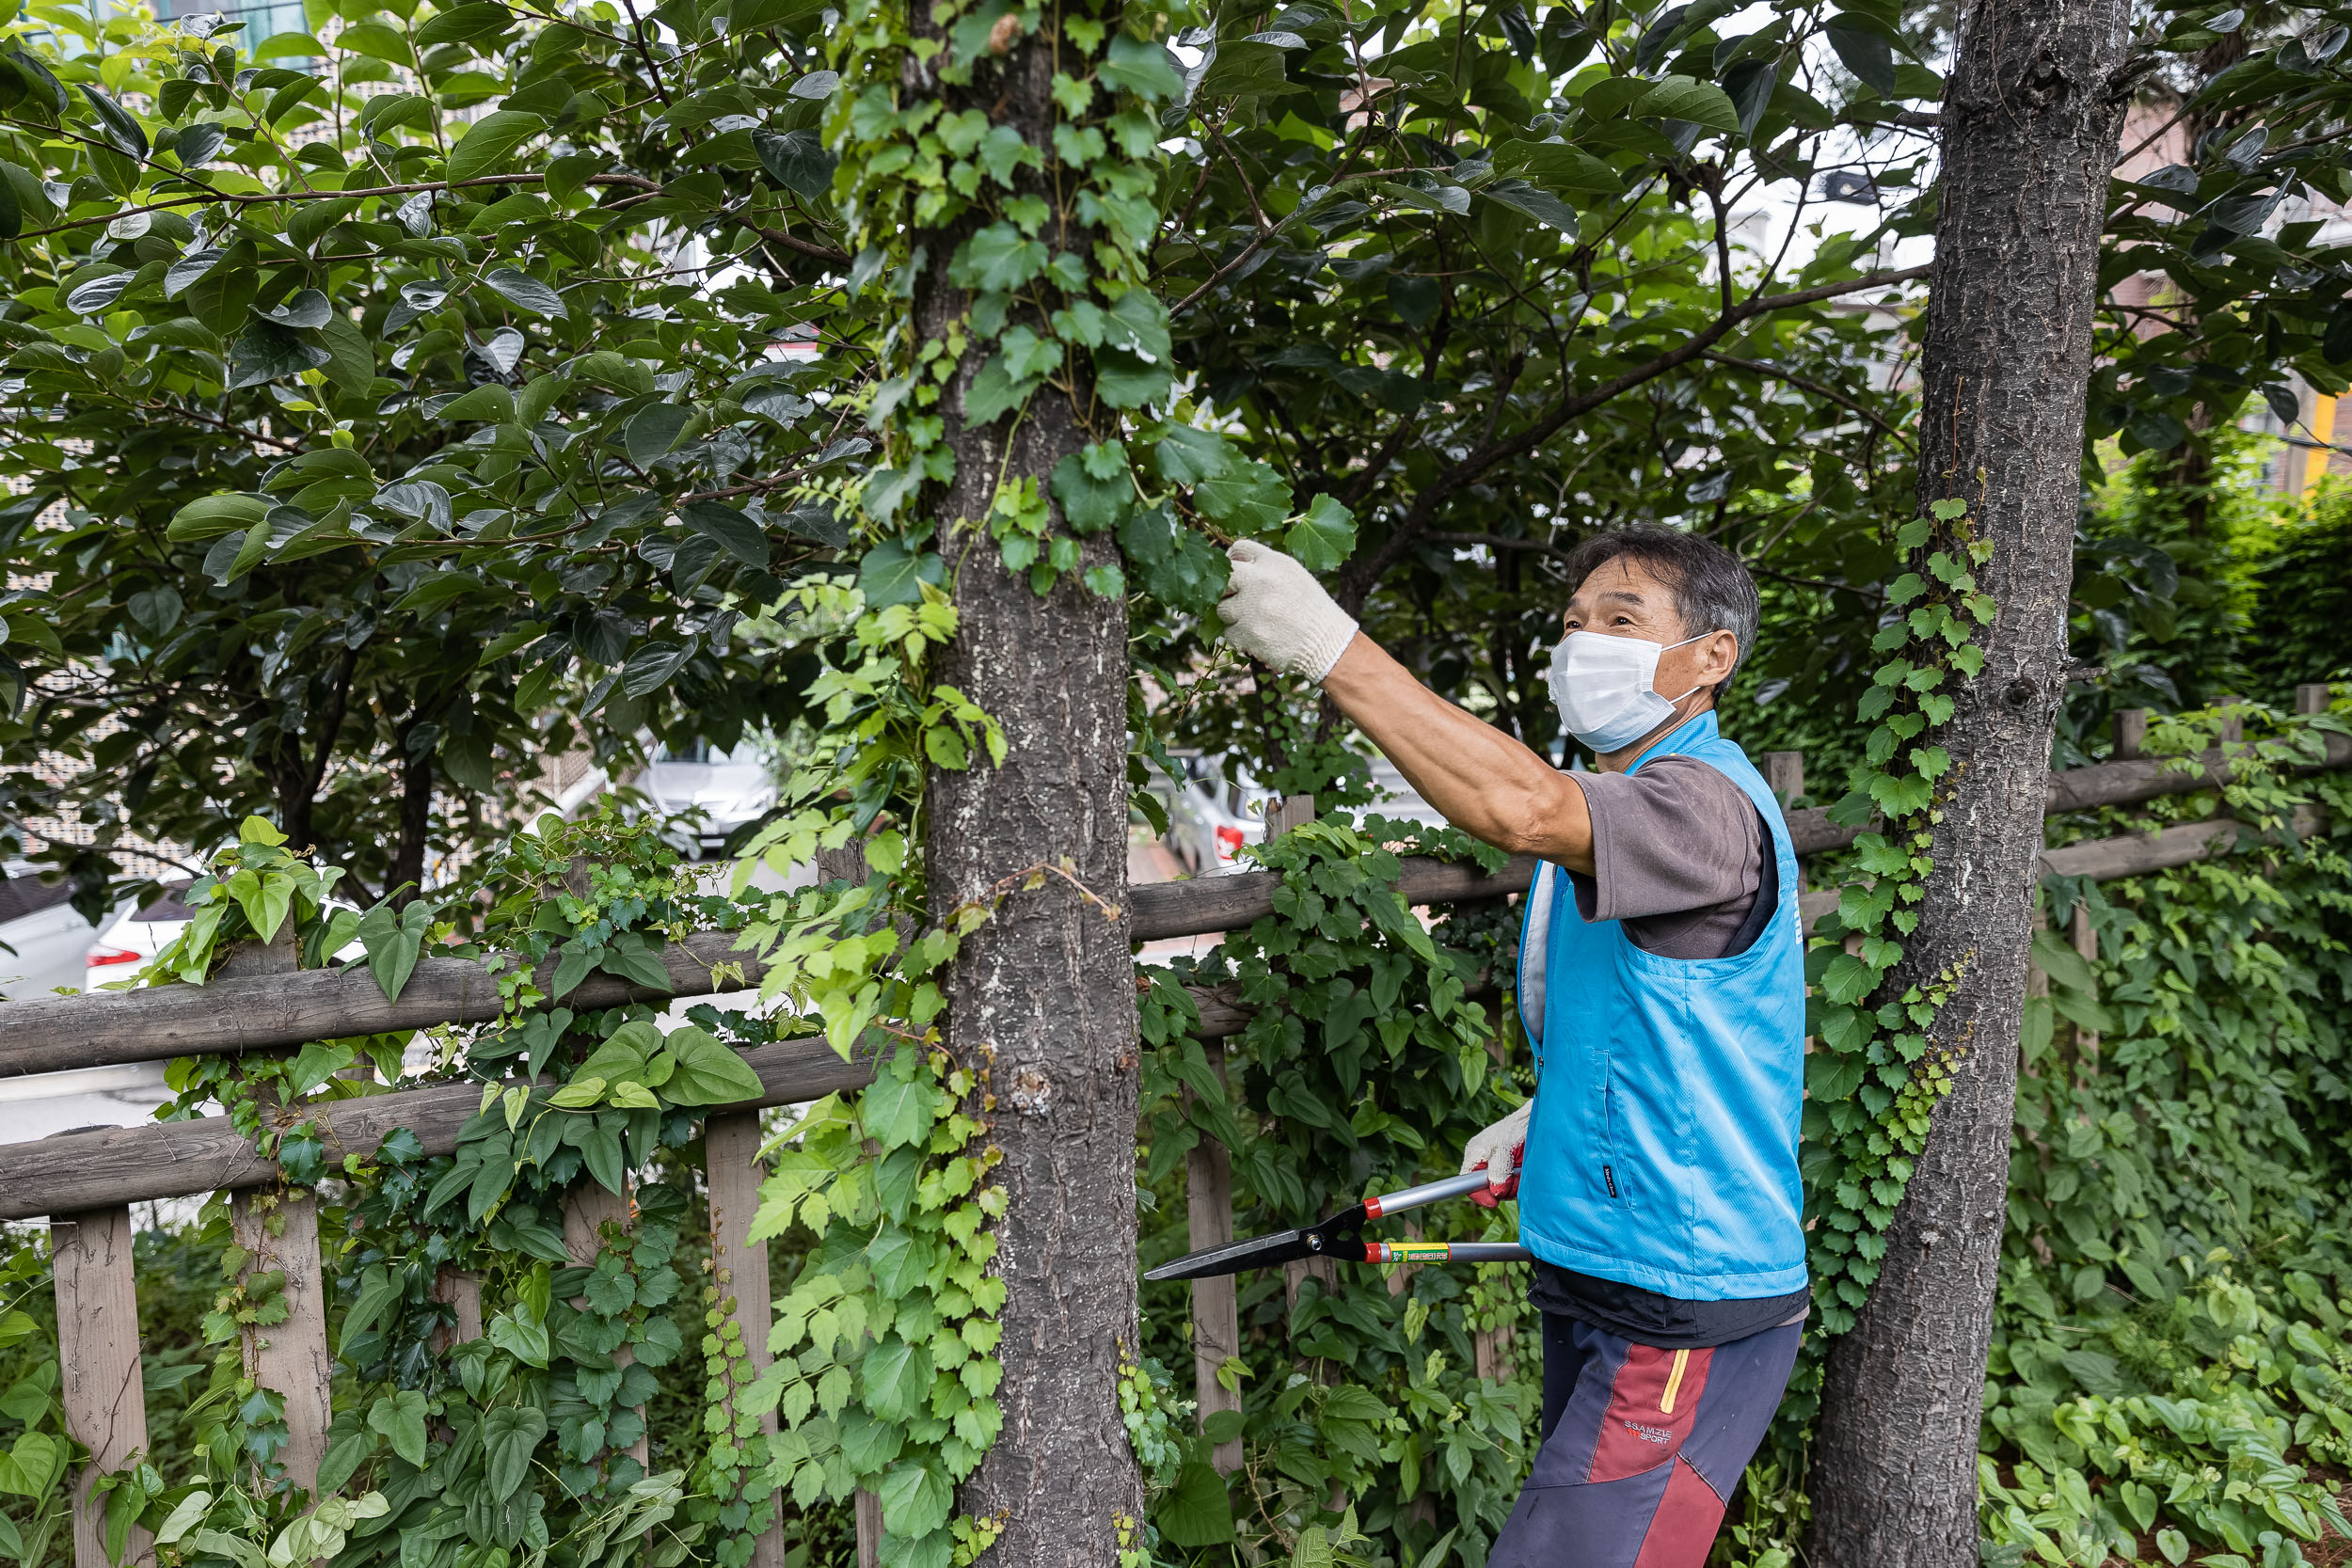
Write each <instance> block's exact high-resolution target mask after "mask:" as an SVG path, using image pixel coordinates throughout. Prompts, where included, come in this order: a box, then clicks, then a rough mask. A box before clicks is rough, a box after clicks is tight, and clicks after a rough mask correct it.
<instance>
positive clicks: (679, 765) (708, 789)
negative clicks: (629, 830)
mask: <svg viewBox="0 0 2352 1568" xmlns="http://www.w3.org/2000/svg"><path fill="white" fill-rule="evenodd" d="M630 784H632V786H633V787H635V788H636V789H637V790H639V791H640V792H642V793H643V794H644V797H645V799H646V800H647V801H648V802H649V803H650V804H651V805H652V806H653V808H654V810H656V811H658V812H660V813H661V814H662V815H663V816H688V817H691V820H692V822H693V831H694V834H695V836H696V838H698V839H699V840H700V841H701V846H702V853H703V857H704V858H705V859H709V858H711V857H713V856H716V855H717V854H718V853H719V852H720V851H721V849H722V848H723V847H724V846H725V844H726V841H727V835H728V834H729V833H732V832H735V830H736V829H738V828H740V827H742V826H743V825H744V824H745V823H747V822H755V821H757V820H758V819H759V818H760V817H762V816H766V815H767V814H768V812H769V811H771V809H773V807H774V806H775V803H776V777H775V773H774V771H773V770H772V769H771V767H770V766H769V762H768V758H767V757H766V756H765V755H764V754H763V753H762V752H760V750H759V749H758V747H757V746H756V745H755V744H754V743H753V742H751V741H749V740H746V741H745V742H744V743H743V744H741V745H739V746H738V747H736V748H735V749H734V750H733V751H731V752H729V751H716V750H713V749H712V748H710V747H708V746H707V745H704V744H703V743H701V742H699V741H697V742H696V743H695V744H693V745H692V746H690V747H688V748H687V749H686V750H684V751H682V752H672V751H670V750H669V748H667V747H660V748H657V749H656V750H655V752H654V754H653V760H652V761H651V762H650V763H648V764H647V765H646V767H645V769H644V771H643V772H641V773H639V774H638V775H637V777H636V778H634V779H632V780H631V781H630Z"/></svg>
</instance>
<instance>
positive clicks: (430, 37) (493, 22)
mask: <svg viewBox="0 0 2352 1568" xmlns="http://www.w3.org/2000/svg"><path fill="white" fill-rule="evenodd" d="M514 24H515V13H514V12H512V11H510V10H508V9H507V8H505V7H504V6H500V5H494V4H489V3H487V0H481V3H477V4H474V5H469V6H455V7H453V8H450V9H448V10H445V11H441V12H438V13H437V14H435V15H434V16H432V17H431V18H429V19H428V20H427V21H426V22H425V24H424V25H423V26H421V27H420V28H418V29H417V32H416V46H417V48H418V50H419V51H420V52H421V51H423V50H427V49H431V48H434V47H436V46H437V45H439V44H444V43H470V42H472V41H473V40H475V39H483V38H490V37H492V36H494V35H496V34H499V33H502V32H504V31H506V29H507V28H509V27H511V26H513V25H514ZM452 178H456V176H454V175H453V176H452Z"/></svg>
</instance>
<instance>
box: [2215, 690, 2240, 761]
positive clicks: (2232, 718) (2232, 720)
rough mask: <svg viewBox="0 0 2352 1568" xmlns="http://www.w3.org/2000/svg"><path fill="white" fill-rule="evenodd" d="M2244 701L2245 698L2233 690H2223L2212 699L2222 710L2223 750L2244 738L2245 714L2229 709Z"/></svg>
mask: <svg viewBox="0 0 2352 1568" xmlns="http://www.w3.org/2000/svg"><path fill="white" fill-rule="evenodd" d="M2244 701H2246V699H2245V698H2243V697H2241V696H2239V695H2237V694H2236V693H2235V692H2233V691H2225V692H2223V693H2221V694H2220V695H2219V696H2217V697H2215V698H2214V700H2213V705H2214V706H2216V707H2217V708H2219V709H2220V710H2221V712H2222V720H2221V745H2222V748H2223V749H2224V750H2225V751H2226V750H2227V749H2228V748H2230V747H2232V746H2235V745H2238V744H2239V743H2241V742H2243V741H2244V740H2245V739H2246V716H2245V715H2244V714H2242V713H2233V712H2232V711H2231V709H2233V708H2234V707H2236V706H2237V705H2239V704H2240V703H2243V702H2244Z"/></svg>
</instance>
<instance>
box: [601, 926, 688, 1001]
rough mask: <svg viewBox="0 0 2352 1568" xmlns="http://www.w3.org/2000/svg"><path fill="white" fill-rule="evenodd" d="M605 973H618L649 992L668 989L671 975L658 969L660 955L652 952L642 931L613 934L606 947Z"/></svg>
mask: <svg viewBox="0 0 2352 1568" xmlns="http://www.w3.org/2000/svg"><path fill="white" fill-rule="evenodd" d="M603 966H604V972H605V973H606V974H617V975H619V976H620V977H621V978H622V979H624V980H627V981H629V982H630V983H632V984H634V985H640V986H644V988H645V989H646V990H659V991H666V990H670V989H671V987H670V972H669V971H668V970H666V969H664V968H663V967H662V966H661V956H660V954H659V953H657V952H655V951H654V949H653V948H652V946H651V945H650V944H648V943H647V942H646V941H645V937H644V933H643V932H641V931H616V932H614V933H613V935H612V941H611V942H607V943H606V944H605V948H604V955H603Z"/></svg>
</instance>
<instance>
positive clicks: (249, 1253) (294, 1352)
mask: <svg viewBox="0 0 2352 1568" xmlns="http://www.w3.org/2000/svg"><path fill="white" fill-rule="evenodd" d="M300 968H301V958H300V955H299V953H298V952H297V951H296V949H295V946H294V922H293V921H291V920H289V921H288V922H286V923H285V925H284V926H283V927H280V928H279V930H278V938H277V940H276V941H275V942H270V943H268V944H266V945H264V944H263V943H262V942H240V943H238V944H237V946H236V947H235V948H234V949H232V950H231V951H230V954H229V957H228V958H225V959H224V960H222V962H221V965H220V967H219V969H218V971H217V972H216V973H217V974H219V975H220V976H221V977H222V978H225V979H244V978H247V977H250V976H255V975H270V974H294V973H295V972H296V971H297V970H299V969H300ZM229 1223H230V1229H231V1230H232V1231H233V1232H234V1233H235V1236H236V1241H237V1245H238V1246H239V1247H240V1248H241V1249H243V1251H244V1252H245V1254H246V1259H248V1260H247V1262H246V1266H245V1269H244V1271H243V1275H242V1276H241V1278H242V1282H243V1283H244V1284H246V1285H247V1286H248V1287H249V1286H250V1285H251V1284H252V1283H253V1282H254V1281H255V1280H258V1279H262V1278H266V1277H269V1276H271V1275H277V1276H278V1277H279V1278H281V1279H282V1280H283V1284H282V1285H280V1286H279V1287H278V1290H279V1291H280V1293H281V1295H282V1299H283V1300H284V1302H285V1304H286V1316H285V1318H284V1320H283V1321H281V1322H279V1323H272V1324H269V1325H268V1326H267V1327H254V1328H247V1329H246V1331H245V1336H244V1338H245V1365H246V1372H247V1373H248V1374H249V1375H250V1376H251V1377H252V1379H253V1381H254V1382H256V1383H258V1384H260V1385H261V1386H262V1387H264V1388H267V1389H269V1390H270V1391H271V1392H272V1393H275V1394H277V1395H278V1397H279V1398H280V1399H282V1400H283V1401H284V1402H285V1408H286V1447H285V1449H284V1451H283V1452H282V1453H281V1454H280V1456H279V1458H280V1461H281V1462H282V1463H283V1464H284V1465H285V1466H286V1474H287V1475H288V1476H290V1477H292V1478H293V1480H294V1484H295V1485H296V1486H299V1487H301V1488H302V1489H303V1490H304V1491H306V1492H309V1491H313V1490H315V1489H316V1488H317V1486H318V1479H319V1461H320V1460H321V1459H323V1458H324V1457H326V1429H327V1426H328V1424H329V1423H330V1422H332V1421H333V1420H334V1418H335V1412H334V1409H333V1406H332V1405H331V1403H330V1402H329V1389H330V1387H331V1386H332V1384H333V1381H334V1376H335V1358H334V1357H333V1356H332V1355H330V1354H327V1348H326V1271H325V1270H324V1269H323V1268H322V1267H321V1266H320V1261H319V1206H318V1199H317V1198H315V1197H313V1196H311V1195H310V1193H309V1192H308V1191H273V1190H271V1189H269V1188H265V1187H264V1188H251V1189H247V1190H246V1191H243V1192H236V1193H231V1194H230V1195H229Z"/></svg>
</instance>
